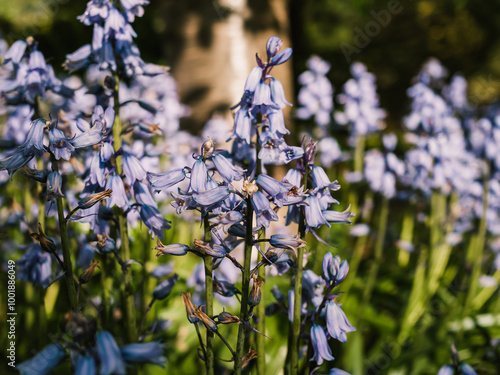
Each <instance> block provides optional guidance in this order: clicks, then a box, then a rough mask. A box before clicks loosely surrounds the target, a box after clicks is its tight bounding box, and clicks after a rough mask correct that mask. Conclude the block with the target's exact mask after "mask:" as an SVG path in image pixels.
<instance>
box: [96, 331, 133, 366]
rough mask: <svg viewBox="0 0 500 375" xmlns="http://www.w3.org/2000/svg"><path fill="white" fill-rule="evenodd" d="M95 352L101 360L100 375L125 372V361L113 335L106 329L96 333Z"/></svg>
mask: <svg viewBox="0 0 500 375" xmlns="http://www.w3.org/2000/svg"><path fill="white" fill-rule="evenodd" d="M96 341H97V353H98V354H99V358H100V361H101V371H100V374H101V375H110V374H120V375H125V374H126V373H127V371H126V369H125V362H124V360H123V357H122V355H121V353H120V349H119V348H118V345H117V344H116V341H115V339H114V338H113V335H111V333H109V332H108V331H100V332H99V333H97V334H96Z"/></svg>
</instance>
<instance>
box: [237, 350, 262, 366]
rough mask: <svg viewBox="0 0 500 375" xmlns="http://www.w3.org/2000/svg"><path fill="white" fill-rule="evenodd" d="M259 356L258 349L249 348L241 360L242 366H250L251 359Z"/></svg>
mask: <svg viewBox="0 0 500 375" xmlns="http://www.w3.org/2000/svg"><path fill="white" fill-rule="evenodd" d="M257 357H258V355H257V351H256V350H252V349H249V350H248V353H247V354H245V355H244V356H243V359H242V360H241V362H242V365H241V367H242V368H245V367H247V366H248V364H249V363H250V361H251V360H252V359H255V358H257Z"/></svg>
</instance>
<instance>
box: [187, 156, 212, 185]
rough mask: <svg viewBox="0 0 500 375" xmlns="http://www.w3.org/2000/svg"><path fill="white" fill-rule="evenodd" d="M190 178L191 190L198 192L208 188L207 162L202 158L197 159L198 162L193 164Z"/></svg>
mask: <svg viewBox="0 0 500 375" xmlns="http://www.w3.org/2000/svg"><path fill="white" fill-rule="evenodd" d="M190 179H191V184H190V190H191V191H193V192H196V193H198V192H201V191H206V190H207V180H208V170H207V166H206V164H205V163H204V162H203V160H202V159H201V158H200V159H198V160H196V162H195V163H194V164H193V168H192V169H191V177H190Z"/></svg>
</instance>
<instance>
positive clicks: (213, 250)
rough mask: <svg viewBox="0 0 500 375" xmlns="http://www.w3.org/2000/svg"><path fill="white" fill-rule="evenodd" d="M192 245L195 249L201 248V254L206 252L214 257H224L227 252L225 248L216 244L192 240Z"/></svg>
mask: <svg viewBox="0 0 500 375" xmlns="http://www.w3.org/2000/svg"><path fill="white" fill-rule="evenodd" d="M194 246H195V247H196V249H198V250H201V252H202V254H206V255H208V256H211V257H214V258H224V257H225V256H226V254H227V251H226V249H225V248H224V247H223V246H221V245H217V244H212V243H208V242H204V241H200V240H194Z"/></svg>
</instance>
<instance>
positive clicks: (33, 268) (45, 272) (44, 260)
mask: <svg viewBox="0 0 500 375" xmlns="http://www.w3.org/2000/svg"><path fill="white" fill-rule="evenodd" d="M29 249H30V250H29V251H27V252H26V253H24V255H23V256H22V257H21V258H20V259H19V260H18V261H17V267H18V269H17V276H18V277H19V279H20V280H25V281H28V282H30V283H33V284H38V285H46V284H48V283H49V281H50V276H51V274H52V259H51V257H50V254H49V253H46V252H43V251H42V249H41V247H40V245H39V244H33V245H31V246H30V247H29Z"/></svg>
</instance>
